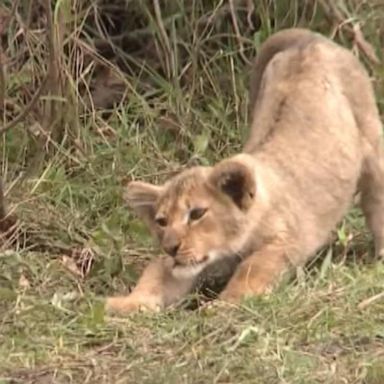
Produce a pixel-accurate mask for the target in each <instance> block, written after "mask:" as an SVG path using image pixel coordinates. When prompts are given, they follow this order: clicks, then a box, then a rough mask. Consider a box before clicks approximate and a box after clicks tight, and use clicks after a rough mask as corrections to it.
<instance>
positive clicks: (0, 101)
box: [0, 0, 19, 120]
mask: <svg viewBox="0 0 384 384" xmlns="http://www.w3.org/2000/svg"><path fill="white" fill-rule="evenodd" d="M18 5H19V0H15V1H14V3H13V5H12V9H11V11H10V13H9V15H8V17H7V18H6V19H5V20H4V22H3V24H0V36H1V35H2V34H3V33H4V32H5V31H6V30H7V28H8V26H9V24H10V22H11V20H12V19H13V16H14V15H15V13H16V9H17V6H18ZM5 90H6V83H5V65H4V63H3V46H2V44H1V42H0V110H2V111H4V112H5ZM4 116H5V115H4ZM3 120H4V119H3Z"/></svg>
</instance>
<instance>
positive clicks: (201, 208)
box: [125, 158, 257, 271]
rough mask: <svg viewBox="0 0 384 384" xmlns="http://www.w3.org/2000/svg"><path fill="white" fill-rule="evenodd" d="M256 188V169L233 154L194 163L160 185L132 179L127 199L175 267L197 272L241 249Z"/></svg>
mask: <svg viewBox="0 0 384 384" xmlns="http://www.w3.org/2000/svg"><path fill="white" fill-rule="evenodd" d="M256 193H257V192H256V181H255V176H254V172H253V170H252V168H251V167H250V166H248V165H247V164H246V162H243V161H238V160H236V158H233V159H228V160H224V161H222V162H221V163H218V164H217V165H216V166H214V167H193V168H190V169H188V170H186V171H184V172H182V173H180V174H178V175H177V176H175V177H174V178H172V179H170V180H169V181H168V182H166V183H165V184H164V185H162V186H155V185H152V184H148V183H144V182H139V181H133V182H131V183H129V184H128V186H127V188H126V192H125V200H126V202H127V203H128V205H129V206H130V207H131V208H132V209H133V210H134V211H135V212H136V213H137V214H138V215H139V216H140V217H141V218H142V219H143V220H144V221H145V222H146V223H147V225H148V226H149V227H150V229H151V231H152V232H153V233H154V234H155V235H156V236H157V238H158V239H159V242H160V244H161V246H162V248H163V249H164V251H165V252H166V253H168V254H169V255H170V256H172V257H173V258H174V261H175V268H179V269H182V268H190V269H191V270H193V269H195V270H196V271H198V270H201V269H202V268H203V267H205V266H206V265H207V264H209V263H210V262H212V261H214V260H217V259H218V258H221V257H225V256H226V255H231V254H234V253H236V252H239V251H240V249H241V247H242V246H243V245H242V243H244V241H245V240H244V236H245V235H246V233H247V229H248V228H249V222H250V221H249V220H250V219H249V214H248V213H249V210H250V209H251V207H252V206H253V204H254V200H255V195H256ZM251 225H252V224H251ZM248 231H249V229H248Z"/></svg>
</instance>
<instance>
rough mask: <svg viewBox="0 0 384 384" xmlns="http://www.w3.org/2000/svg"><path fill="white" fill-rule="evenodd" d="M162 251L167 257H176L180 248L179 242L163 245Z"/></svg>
mask: <svg viewBox="0 0 384 384" xmlns="http://www.w3.org/2000/svg"><path fill="white" fill-rule="evenodd" d="M163 248H164V251H165V252H167V253H168V255H170V256H172V257H175V256H176V255H177V251H178V250H179V248H180V242H172V243H168V244H164V245H163Z"/></svg>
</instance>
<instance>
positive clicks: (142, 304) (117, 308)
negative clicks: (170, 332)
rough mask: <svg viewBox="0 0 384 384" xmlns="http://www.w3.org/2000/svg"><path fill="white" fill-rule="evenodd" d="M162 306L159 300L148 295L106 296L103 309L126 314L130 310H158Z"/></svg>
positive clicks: (111, 312)
mask: <svg viewBox="0 0 384 384" xmlns="http://www.w3.org/2000/svg"><path fill="white" fill-rule="evenodd" d="M162 307H163V306H162V305H161V302H160V300H158V299H157V298H154V297H149V296H144V297H137V296H134V295H129V296H120V297H108V298H107V299H106V302H105V311H106V312H107V313H110V314H118V315H126V314H128V313H132V312H160V311H161V309H162Z"/></svg>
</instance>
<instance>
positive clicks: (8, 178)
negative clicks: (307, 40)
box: [0, 0, 384, 384]
mask: <svg viewBox="0 0 384 384" xmlns="http://www.w3.org/2000/svg"><path fill="white" fill-rule="evenodd" d="M49 3H50V2H49V1H43V0H33V1H32V0H31V1H27V2H24V1H16V0H15V1H10V0H4V1H3V3H2V5H0V35H1V37H2V40H1V41H2V45H1V51H0V64H1V65H0V111H1V117H0V118H1V123H0V133H2V138H1V144H0V145H1V174H2V177H3V180H4V182H5V185H6V188H5V192H6V195H7V200H8V202H9V209H10V210H11V211H12V212H14V213H16V214H17V216H18V218H19V224H18V228H17V230H16V232H14V233H13V235H12V236H11V238H9V239H8V240H7V241H3V243H2V244H1V245H0V314H1V316H0V383H1V384H3V383H79V382H84V383H126V382H139V383H210V382H212V383H305V384H308V383H367V384H376V383H377V384H381V383H383V382H384V370H383V366H384V364H383V363H384V343H383V338H384V328H383V325H382V324H383V320H384V319H383V313H384V311H383V309H384V308H383V305H384V302H383V298H382V296H380V293H381V292H382V291H383V281H384V270H383V266H382V265H378V264H371V265H370V264H363V263H361V262H360V261H359V260H361V259H362V258H363V259H364V258H365V256H366V255H367V252H368V249H369V247H370V240H369V238H368V236H367V234H366V232H365V230H364V226H363V223H362V219H361V215H360V212H359V211H358V210H353V211H351V213H350V215H349V216H348V217H347V219H346V220H345V221H344V222H343V223H342V225H341V226H340V228H339V230H338V231H337V233H336V240H335V243H334V244H333V245H332V247H330V248H329V249H326V250H325V251H324V254H325V257H324V258H322V259H320V261H319V262H318V263H315V264H314V266H313V267H312V268H311V269H310V271H309V272H307V273H305V274H304V276H302V277H300V278H299V279H298V281H296V282H295V283H293V284H291V285H289V286H284V287H282V288H281V289H280V290H279V291H278V292H276V293H275V294H274V295H273V296H271V297H266V298H262V299H258V300H253V301H250V302H247V303H244V305H243V306H241V307H240V308H230V309H228V308H226V309H225V310H220V309H211V310H205V311H200V312H199V311H195V312H191V311H186V310H176V311H170V312H168V313H165V314H162V315H157V316H149V315H136V316H134V317H132V318H128V319H106V318H105V316H104V314H103V311H102V302H101V301H100V299H99V297H102V296H104V295H106V294H110V293H112V292H117V291H120V292H121V291H124V290H126V289H127V287H128V286H130V285H131V284H132V283H133V282H134V281H135V279H136V277H137V273H138V271H139V270H140V268H141V266H142V264H143V262H144V261H145V260H147V259H148V258H151V257H152V256H153V254H154V253H155V252H156V251H155V250H154V249H152V248H151V244H152V243H151V240H150V238H149V237H148V234H147V231H146V230H145V228H143V225H142V224H141V223H140V222H139V221H138V220H137V219H136V218H135V217H133V216H132V215H131V214H130V213H129V212H127V210H126V208H125V207H124V206H122V201H121V188H122V184H123V182H124V181H125V180H127V179H132V178H139V177H140V178H146V179H148V180H152V181H157V180H163V179H165V178H166V177H168V176H169V175H170V174H172V172H174V171H176V170H178V169H180V168H181V167H185V166H188V164H190V163H192V162H200V163H203V164H205V163H212V162H214V161H216V160H218V159H220V158H222V157H224V156H226V155H228V154H230V153H234V152H236V151H238V150H240V148H241V144H242V141H243V139H244V137H245V135H246V127H247V120H248V117H247V99H248V93H247V79H248V74H247V68H248V66H247V62H248V61H249V60H250V59H251V58H252V56H253V55H254V54H255V51H257V48H258V47H259V45H260V43H261V42H262V41H263V40H264V39H265V38H266V37H267V36H269V35H270V34H271V33H273V31H275V30H279V29H281V28H284V27H289V26H293V25H301V26H308V27H311V28H312V29H314V30H318V31H322V32H323V33H325V34H326V35H328V36H331V37H332V38H335V39H336V40H337V41H339V42H341V43H342V44H344V45H347V46H349V47H351V48H352V49H354V50H355V52H356V54H359V56H360V57H361V58H362V60H364V62H365V63H366V65H367V67H368V68H369V69H370V71H371V73H372V75H373V77H374V80H375V85H376V89H377V95H378V104H379V106H380V108H382V100H383V94H382V89H383V87H382V86H383V83H382V74H383V73H384V71H383V68H384V67H383V65H382V64H380V63H379V64H377V63H375V57H374V55H373V53H372V49H374V52H375V53H376V55H377V56H378V58H379V59H382V52H381V51H382V50H381V47H382V45H383V44H382V43H383V38H384V34H383V33H384V30H383V25H382V18H383V17H384V7H383V6H382V5H381V4H380V2H379V1H374V0H369V1H365V2H361V1H357V0H349V1H346V0H345V1H341V2H337V4H336V3H335V4H336V5H332V4H334V2H331V1H315V0H313V1H309V0H308V1H294V0H291V1H255V2H252V1H228V2H226V1H218V2H205V1H202V0H197V1H188V0H179V1H175V2H174V1H165V2H158V1H156V0H155V1H152V0H151V1H149V0H148V1H141V2H133V1H126V2H124V1H112V2H107V1H93V2H92V1H83V2H81V1H66V0H64V1H57V2H51V8H49V7H48V5H49ZM252 4H254V6H255V9H254V10H253V9H252V7H251V5H252ZM159 5H160V6H159ZM48 8H49V9H48ZM249 15H251V16H252V17H248V16H249ZM127 26H129V27H127ZM359 28H360V29H359ZM367 42H369V44H368V43H367ZM372 47H373V48H372ZM331 256H334V257H333V261H331ZM376 295H378V296H377V297H376ZM370 298H376V300H372V301H370V300H369V299H370ZM367 300H368V301H367ZM361 303H363V305H360V304H361ZM359 305H360V306H359Z"/></svg>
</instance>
